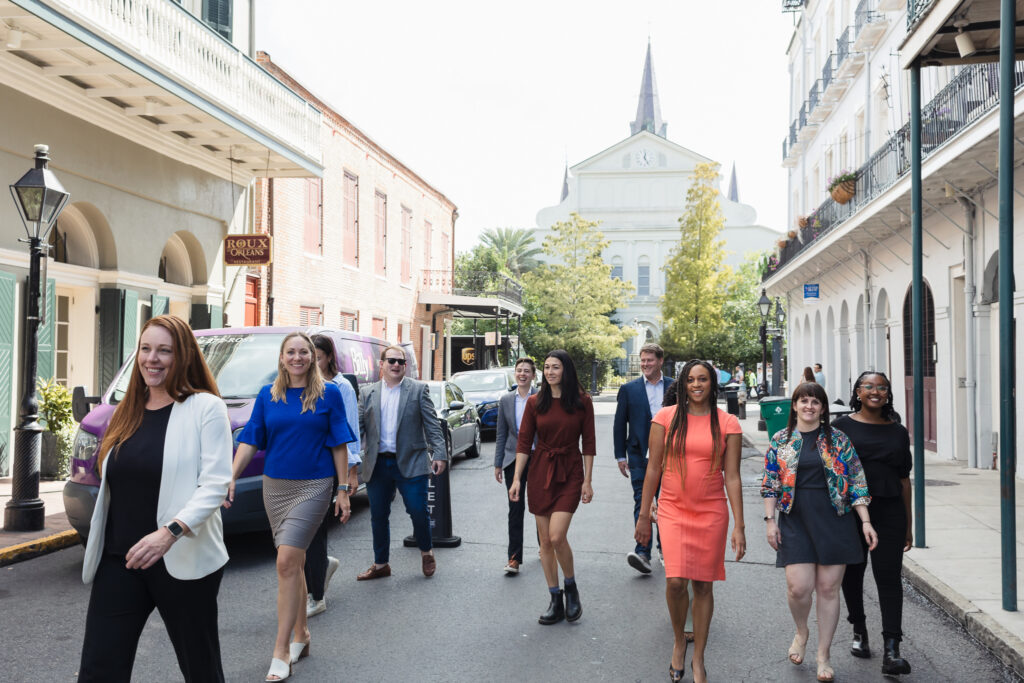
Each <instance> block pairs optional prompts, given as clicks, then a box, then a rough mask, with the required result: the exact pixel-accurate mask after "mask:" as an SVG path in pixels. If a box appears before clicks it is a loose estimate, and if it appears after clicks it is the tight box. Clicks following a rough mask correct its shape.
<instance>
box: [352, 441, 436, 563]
mask: <svg viewBox="0 0 1024 683" xmlns="http://www.w3.org/2000/svg"><path fill="white" fill-rule="evenodd" d="M428 477H429V475H426V474H424V475H421V476H419V477H412V478H410V479H406V478H405V477H403V476H402V473H401V472H400V471H399V469H398V463H397V462H396V461H395V459H394V458H378V459H377V463H376V464H375V465H374V466H373V476H371V477H370V481H368V482H366V495H367V497H369V499H370V529H371V530H372V531H373V561H374V562H376V563H377V564H387V563H388V557H389V553H390V550H391V527H390V524H389V522H388V519H389V517H391V501H392V500H394V498H395V490H396V489H397V490H398V492H399V493H401V494H402V500H403V501H404V502H405V511H406V512H407V513H409V517H411V518H412V533H413V536H415V537H416V544H417V545H418V546H419V549H420V550H422V551H427V550H430V549H431V548H433V543H432V540H431V537H430V513H429V512H428V511H427V484H428Z"/></svg>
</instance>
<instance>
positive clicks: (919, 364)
mask: <svg viewBox="0 0 1024 683" xmlns="http://www.w3.org/2000/svg"><path fill="white" fill-rule="evenodd" d="M922 194H923V193H922V187H921V64H920V62H914V64H913V66H911V67H910V241H911V244H912V246H911V249H910V255H911V259H912V263H913V266H912V269H911V270H912V275H911V284H910V287H911V289H910V301H911V315H912V317H911V327H912V333H913V355H912V358H913V376H914V407H913V421H912V426H913V429H914V439H913V448H914V545H916V546H917V547H918V548H924V547H925V545H926V539H925V524H924V521H925V520H924V315H923V314H924V288H923V287H922V285H923V284H924V259H923V257H922V253H923V243H924V218H923V216H922V213H921V211H922V199H923V197H922Z"/></svg>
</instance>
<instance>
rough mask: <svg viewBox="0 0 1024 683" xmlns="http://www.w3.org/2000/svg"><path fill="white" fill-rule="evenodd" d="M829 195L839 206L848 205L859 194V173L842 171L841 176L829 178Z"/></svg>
mask: <svg viewBox="0 0 1024 683" xmlns="http://www.w3.org/2000/svg"><path fill="white" fill-rule="evenodd" d="M828 193H829V194H830V195H832V199H833V200H835V201H836V203H838V204H846V203H847V202H849V201H850V200H851V199H853V196H854V195H855V194H856V193H857V172H856V171H842V172H840V174H839V175H837V176H835V177H833V178H829V181H828Z"/></svg>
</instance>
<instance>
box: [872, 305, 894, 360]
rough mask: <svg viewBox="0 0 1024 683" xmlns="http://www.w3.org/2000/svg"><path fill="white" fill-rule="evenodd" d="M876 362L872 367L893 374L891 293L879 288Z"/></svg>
mask: <svg viewBox="0 0 1024 683" xmlns="http://www.w3.org/2000/svg"><path fill="white" fill-rule="evenodd" d="M874 328H875V362H874V364H873V366H872V367H874V368H875V369H876V370H881V371H882V372H884V373H885V374H886V375H887V376H891V375H892V372H891V368H890V367H889V353H890V349H889V295H888V294H886V292H885V290H884V289H882V290H879V292H878V298H877V299H875V323H874Z"/></svg>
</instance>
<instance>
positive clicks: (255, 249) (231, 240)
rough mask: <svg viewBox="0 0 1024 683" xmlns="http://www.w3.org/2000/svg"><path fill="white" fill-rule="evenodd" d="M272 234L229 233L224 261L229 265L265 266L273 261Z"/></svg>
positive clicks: (225, 242) (225, 240) (225, 243)
mask: <svg viewBox="0 0 1024 683" xmlns="http://www.w3.org/2000/svg"><path fill="white" fill-rule="evenodd" d="M270 247H271V238H270V235H228V236H227V237H225V238H224V263H225V265H229V266H265V265H268V264H269V263H270V261H271V248H270Z"/></svg>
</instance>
